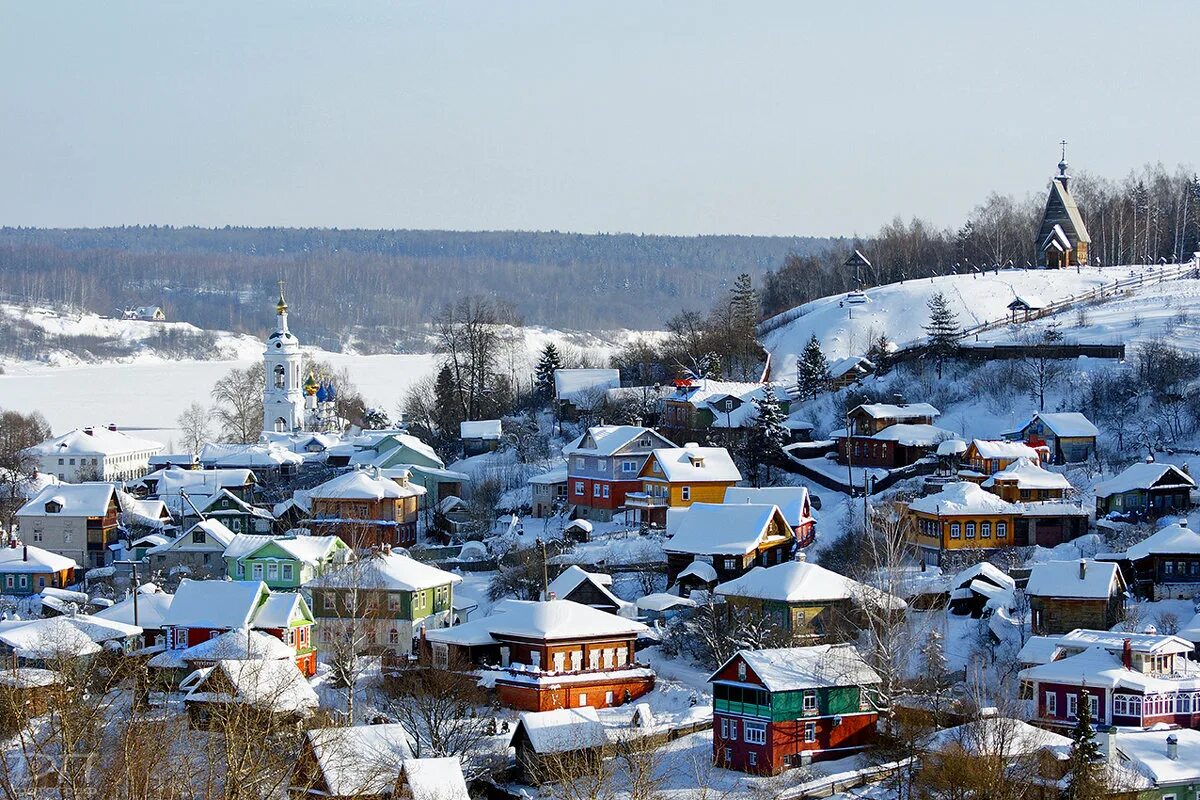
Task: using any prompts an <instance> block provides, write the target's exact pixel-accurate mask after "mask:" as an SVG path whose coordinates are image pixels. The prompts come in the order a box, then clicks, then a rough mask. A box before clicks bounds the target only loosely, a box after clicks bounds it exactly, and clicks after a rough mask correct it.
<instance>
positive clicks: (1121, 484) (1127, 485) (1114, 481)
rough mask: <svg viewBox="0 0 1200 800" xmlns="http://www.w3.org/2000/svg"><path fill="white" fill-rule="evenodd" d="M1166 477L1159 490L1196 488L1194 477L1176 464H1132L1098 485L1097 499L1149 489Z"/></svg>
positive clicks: (1153, 462) (1096, 489)
mask: <svg viewBox="0 0 1200 800" xmlns="http://www.w3.org/2000/svg"><path fill="white" fill-rule="evenodd" d="M1164 477H1166V478H1167V482H1166V483H1165V484H1162V485H1161V486H1159V488H1164V489H1169V488H1188V489H1194V488H1196V482H1195V481H1194V480H1192V477H1191V476H1190V475H1188V474H1187V473H1185V472H1184V471H1183V470H1181V469H1180V468H1179V467H1176V466H1175V465H1174V464H1166V463H1159V462H1157V461H1152V462H1148V463H1147V462H1142V463H1138V464H1132V465H1130V466H1128V467H1126V468H1125V469H1124V470H1123V471H1122V472H1121V473H1120V474H1118V475H1117V476H1116V477H1113V478H1109V479H1108V480H1106V481H1101V482H1100V483H1097V484H1096V486H1095V492H1096V497H1109V496H1111V495H1114V494H1122V493H1124V492H1132V491H1136V490H1138V489H1141V490H1145V489H1149V488H1150V487H1152V486H1155V485H1156V484H1158V483H1159V481H1161V480H1162V479H1163V478H1164Z"/></svg>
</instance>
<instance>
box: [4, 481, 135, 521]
mask: <svg viewBox="0 0 1200 800" xmlns="http://www.w3.org/2000/svg"><path fill="white" fill-rule="evenodd" d="M114 491H115V489H114V488H113V485H112V484H111V483H57V484H54V485H52V486H47V487H45V488H44V489H42V490H41V491H40V492H38V493H37V494H36V495H34V496H33V498H32V499H30V501H29V502H28V503H26V504H25V505H23V506H21V508H20V509H19V510H18V511H17V516H18V517H47V516H56V517H103V516H105V515H106V514H107V513H108V507H109V505H111V504H112V502H113V492H114ZM50 502H55V503H58V504H59V505H60V506H62V509H61V510H60V511H57V512H53V513H52V512H50V511H47V510H46V505H47V504H48V503H50Z"/></svg>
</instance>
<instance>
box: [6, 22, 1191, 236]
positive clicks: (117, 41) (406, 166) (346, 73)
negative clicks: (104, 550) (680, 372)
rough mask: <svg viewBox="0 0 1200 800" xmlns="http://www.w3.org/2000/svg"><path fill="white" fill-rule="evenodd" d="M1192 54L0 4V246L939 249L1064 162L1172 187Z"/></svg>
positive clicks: (1152, 27)
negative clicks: (306, 237) (891, 232)
mask: <svg viewBox="0 0 1200 800" xmlns="http://www.w3.org/2000/svg"><path fill="white" fill-rule="evenodd" d="M1198 29H1200V4H1198V3H1195V2H1192V1H1190V0H1189V2H1153V3H1129V2H1106V1H1104V0H1092V2H1054V3H1047V2H1044V1H1042V2H1022V1H1020V0H1017V1H1015V2H1003V3H974V2H970V3H964V2H915V1H914V2H912V3H891V2H889V3H882V2H879V3H874V2H853V3H851V2H825V3H821V4H813V3H807V2H795V1H794V0H793V1H792V2H777V3H776V2H745V3H743V2H738V3H707V2H700V1H699V0H689V1H688V2H682V1H681V2H644V0H642V1H639V2H619V1H615V0H610V1H609V2H595V3H593V2H584V0H570V2H563V1H562V0H560V1H559V2H499V1H498V0H491V1H490V2H467V1H466V0H456V1H455V2H446V3H433V2H423V3H398V2H389V3H382V2H378V3H377V2H366V1H365V0H355V1H354V2H350V3H347V2H344V1H343V2H329V3H322V2H295V1H294V0H289V2H274V1H273V0H254V2H250V3H245V2H221V1H220V0H217V1H212V2H210V1H207V0H206V2H203V3H196V2H167V1H165V0H164V1H163V2H155V3H145V2H140V3H134V2H120V1H119V0H105V2H103V3H97V2H94V0H78V1H77V2H69V1H66V0H64V2H54V3H49V2H24V3H17V2H11V3H5V4H4V5H3V6H2V7H0V74H3V75H4V79H3V80H0V225H29V226H48V227H66V226H101V225H121V224H173V225H201V226H222V225H227V224H228V225H254V226H261V225H281V226H320V227H343V228H349V227H365V228H440V229H458V230H498V229H519V230H567V231H579V232H586V233H592V232H618V231H623V232H635V233H668V234H700V233H740V234H781V235H853V234H855V233H859V234H866V233H870V232H872V231H874V230H875V229H877V228H878V227H879V226H880V225H881V224H883V223H885V222H887V221H889V220H891V219H892V218H893V217H895V216H897V215H901V216H904V217H906V218H907V217H910V216H920V217H924V218H926V219H930V220H932V221H933V222H934V223H936V224H938V225H946V226H950V225H957V224H959V223H961V221H962V220H963V219H964V218H965V217H966V215H967V214H968V213H969V212H970V210H971V208H972V207H973V206H974V205H976V204H977V203H978V202H980V201H982V200H983V199H984V198H985V197H986V195H987V194H988V193H990V192H992V191H998V192H1001V193H1006V194H1007V193H1012V194H1015V195H1018V196H1024V195H1026V194H1028V193H1031V192H1036V193H1039V194H1040V193H1041V192H1042V191H1043V190H1044V186H1045V183H1046V179H1047V178H1048V176H1049V175H1050V174H1051V173H1052V172H1054V168H1055V165H1056V164H1057V162H1058V159H1059V146H1058V142H1059V140H1060V139H1063V138H1065V139H1067V140H1068V142H1069V145H1068V148H1067V156H1068V161H1070V162H1071V164H1072V168H1073V169H1074V170H1085V171H1087V172H1089V173H1092V174H1099V175H1105V176H1108V177H1114V178H1117V177H1121V176H1124V175H1125V174H1126V173H1128V172H1129V171H1130V170H1131V169H1134V168H1137V167H1139V166H1141V165H1143V164H1145V163H1148V162H1160V161H1161V162H1163V163H1164V164H1166V165H1168V166H1171V167H1173V166H1175V165H1177V164H1181V163H1182V164H1185V165H1189V166H1196V165H1197V162H1198V161H1200V158H1198V156H1197V153H1196V143H1197V142H1198V141H1200V136H1198V135H1197V132H1198V131H1200V103H1198V102H1197V101H1196V96H1195V94H1194V92H1193V91H1191V90H1190V89H1187V88H1186V87H1189V86H1190V87H1193V88H1194V86H1195V83H1196V78H1197V76H1198V74H1200V61H1198V60H1197V57H1196V49H1195V47H1194V46H1192V44H1191V40H1192V38H1194V36H1195V32H1196V31H1197V30H1198ZM1173 31H1177V32H1178V34H1179V35H1178V36H1173V35H1172V32H1173Z"/></svg>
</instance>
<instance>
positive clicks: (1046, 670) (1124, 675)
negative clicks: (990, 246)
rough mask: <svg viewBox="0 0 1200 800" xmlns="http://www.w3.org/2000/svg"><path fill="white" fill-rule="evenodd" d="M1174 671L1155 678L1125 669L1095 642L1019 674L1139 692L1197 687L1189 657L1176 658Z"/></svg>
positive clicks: (1199, 678)
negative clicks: (1092, 644) (1064, 656)
mask: <svg viewBox="0 0 1200 800" xmlns="http://www.w3.org/2000/svg"><path fill="white" fill-rule="evenodd" d="M1175 670H1176V671H1175V674H1173V675H1171V676H1170V677H1158V676H1155V675H1148V674H1146V673H1144V672H1138V671H1137V670H1136V669H1125V667H1124V665H1122V663H1121V657H1120V656H1119V655H1118V654H1116V653H1113V652H1111V651H1110V650H1108V649H1107V648H1105V647H1102V646H1100V645H1095V646H1093V647H1089V648H1088V649H1087V650H1084V651H1083V652H1082V653H1077V654H1075V655H1070V656H1067V657H1066V658H1060V659H1058V660H1056V661H1051V662H1049V663H1048V664H1038V665H1036V666H1032V667H1026V668H1025V669H1023V670H1021V671H1020V672H1019V673H1018V677H1019V678H1020V679H1021V680H1022V681H1029V682H1034V681H1036V682H1038V683H1064V684H1067V685H1068V686H1070V685H1076V686H1077V685H1082V684H1086V685H1088V686H1092V687H1100V688H1106V689H1136V690H1141V691H1151V692H1154V691H1177V690H1180V689H1193V690H1194V689H1200V667H1197V666H1196V662H1194V661H1190V660H1188V659H1176V660H1175Z"/></svg>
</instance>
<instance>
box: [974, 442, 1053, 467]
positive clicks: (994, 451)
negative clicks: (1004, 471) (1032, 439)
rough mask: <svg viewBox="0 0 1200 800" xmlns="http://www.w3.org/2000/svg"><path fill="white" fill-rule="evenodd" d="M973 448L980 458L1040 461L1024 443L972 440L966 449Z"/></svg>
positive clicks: (1035, 452) (1033, 451) (1036, 452)
mask: <svg viewBox="0 0 1200 800" xmlns="http://www.w3.org/2000/svg"><path fill="white" fill-rule="evenodd" d="M971 448H974V450H975V452H976V453H978V454H979V457H980V458H988V459H992V458H1007V459H1010V460H1015V459H1018V458H1025V459H1029V461H1030V462H1036V461H1039V460H1040V457H1039V456H1038V451H1037V450H1034V449H1033V448H1032V447H1030V446H1029V445H1027V444H1025V443H1024V442H1009V441H1003V440H993V439H972V440H971V445H970V447H968V448H967V449H968V450H970V449H971Z"/></svg>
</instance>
